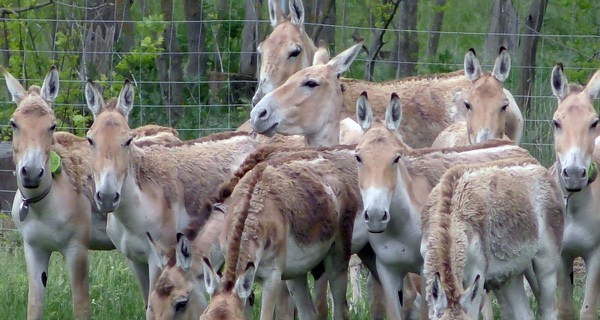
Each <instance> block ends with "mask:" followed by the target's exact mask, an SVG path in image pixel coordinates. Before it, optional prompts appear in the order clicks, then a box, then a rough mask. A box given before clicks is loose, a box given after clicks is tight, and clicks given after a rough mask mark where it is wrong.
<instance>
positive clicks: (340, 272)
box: [325, 250, 349, 320]
mask: <svg viewBox="0 0 600 320" xmlns="http://www.w3.org/2000/svg"><path fill="white" fill-rule="evenodd" d="M339 251H341V250H336V251H335V252H331V254H329V255H328V256H327V257H325V270H326V272H327V276H328V278H329V287H330V289H331V295H332V296H333V317H332V319H334V320H344V319H348V317H349V315H348V310H347V309H346V306H347V304H346V291H347V289H348V260H349V259H348V258H346V257H344V253H343V252H339Z"/></svg>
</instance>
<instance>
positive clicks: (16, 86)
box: [0, 66, 27, 104]
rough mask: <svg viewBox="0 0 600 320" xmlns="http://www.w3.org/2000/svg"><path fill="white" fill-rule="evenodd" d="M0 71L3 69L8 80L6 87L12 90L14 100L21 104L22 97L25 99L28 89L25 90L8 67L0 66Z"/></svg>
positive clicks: (5, 78)
mask: <svg viewBox="0 0 600 320" xmlns="http://www.w3.org/2000/svg"><path fill="white" fill-rule="evenodd" d="M0 71H2V74H3V75H4V80H6V87H7V88H8V91H9V92H10V95H11V97H12V101H13V102H16V103H17V104H19V102H20V101H21V99H23V97H24V96H25V95H26V94H27V90H25V88H23V86H22V85H21V83H20V82H19V80H17V79H16V78H15V77H13V75H12V74H10V73H9V72H8V71H7V70H6V69H4V67H3V66H0Z"/></svg>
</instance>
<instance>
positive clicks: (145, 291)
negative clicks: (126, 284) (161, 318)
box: [127, 259, 150, 308]
mask: <svg viewBox="0 0 600 320" xmlns="http://www.w3.org/2000/svg"><path fill="white" fill-rule="evenodd" d="M127 265H129V269H131V272H133V275H134V277H135V279H136V280H137V282H138V285H139V286H140V290H142V297H143V298H144V308H147V307H148V295H149V292H150V274H149V270H148V264H147V263H143V262H138V261H132V260H129V259H127Z"/></svg>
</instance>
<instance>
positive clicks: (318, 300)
mask: <svg viewBox="0 0 600 320" xmlns="http://www.w3.org/2000/svg"><path fill="white" fill-rule="evenodd" d="M327 283H328V281H327V273H322V274H321V275H320V276H319V277H315V283H314V287H315V297H314V300H313V303H314V305H315V308H316V309H317V319H319V320H327V312H328V309H329V308H328V306H327Z"/></svg>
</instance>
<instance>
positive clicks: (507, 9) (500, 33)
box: [482, 0, 519, 64]
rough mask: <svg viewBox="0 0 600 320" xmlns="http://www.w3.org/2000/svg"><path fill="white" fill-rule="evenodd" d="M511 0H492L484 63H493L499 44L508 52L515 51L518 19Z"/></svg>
mask: <svg viewBox="0 0 600 320" xmlns="http://www.w3.org/2000/svg"><path fill="white" fill-rule="evenodd" d="M518 19H519V18H518V16H517V11H516V10H515V7H514V6H513V3H512V0H494V3H493V4H492V18H491V20H490V26H489V29H488V34H487V37H486V39H485V51H484V54H483V61H482V62H483V63H484V64H493V63H494V61H495V59H496V57H497V56H498V52H499V51H498V50H499V48H500V46H505V47H506V48H507V49H508V50H509V52H510V51H512V52H516V49H517V41H518V36H517V34H518V31H519V20H518Z"/></svg>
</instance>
